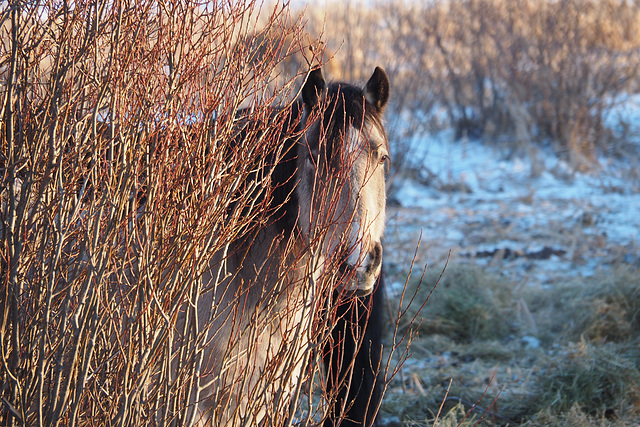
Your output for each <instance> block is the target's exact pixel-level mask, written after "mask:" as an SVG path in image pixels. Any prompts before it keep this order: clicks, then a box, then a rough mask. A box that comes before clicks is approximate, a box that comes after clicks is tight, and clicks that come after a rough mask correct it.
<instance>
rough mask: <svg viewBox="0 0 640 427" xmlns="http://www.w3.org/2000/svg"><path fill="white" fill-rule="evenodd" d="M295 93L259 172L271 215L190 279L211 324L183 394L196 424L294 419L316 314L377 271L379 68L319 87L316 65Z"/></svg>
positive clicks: (383, 151)
mask: <svg viewBox="0 0 640 427" xmlns="http://www.w3.org/2000/svg"><path fill="white" fill-rule="evenodd" d="M301 98H302V99H301V100H297V101H296V102H294V103H293V104H292V105H291V107H290V110H289V111H287V112H286V113H287V114H288V115H289V118H290V120H288V121H287V123H296V124H295V126H294V128H295V129H294V132H291V131H290V129H288V130H287V131H283V133H282V135H281V138H282V141H281V144H282V147H283V149H282V153H284V154H283V155H282V156H280V158H278V159H277V161H276V162H275V164H273V165H270V167H269V168H268V169H269V170H268V171H264V170H263V171H260V173H268V174H270V177H269V178H270V186H271V190H272V191H271V192H270V193H269V194H270V197H271V199H270V200H269V205H270V207H271V208H272V212H273V214H272V215H271V216H270V218H271V220H269V221H265V222H264V224H262V225H261V226H260V227H257V228H256V229H254V230H251V231H250V232H248V234H247V235H245V236H242V237H240V238H238V239H237V241H234V242H233V243H231V244H230V245H229V246H228V247H227V248H225V250H224V251H219V252H217V253H214V254H213V255H212V256H211V259H210V261H209V267H208V269H207V271H206V272H205V273H204V274H203V275H202V276H201V278H200V279H199V280H201V289H202V292H201V294H200V295H199V298H198V300H197V301H196V302H195V306H196V310H197V321H198V324H199V325H201V326H203V325H206V330H207V331H208V332H207V333H206V337H205V339H204V340H203V342H202V345H201V347H200V348H201V353H200V355H199V356H200V357H201V360H202V363H201V365H199V366H200V373H199V380H198V388H197V390H196V391H195V392H194V393H192V397H191V398H190V399H191V401H190V402H189V403H190V404H192V405H193V407H194V408H195V409H194V412H193V417H192V418H193V420H194V423H195V424H196V425H220V426H223V425H233V426H236V425H282V424H285V423H286V422H288V421H289V420H291V419H292V418H293V417H294V413H295V410H296V400H297V397H298V396H299V395H300V393H301V388H302V383H303V381H304V380H305V379H306V377H305V373H306V371H307V370H306V368H307V367H308V366H309V363H310V360H311V355H312V354H313V352H314V351H316V345H315V342H316V340H317V336H315V335H314V330H315V329H317V327H318V324H321V323H322V321H323V320H322V313H323V312H325V311H326V310H327V307H328V305H330V304H333V303H334V302H335V299H334V297H335V295H342V298H343V299H344V298H349V297H351V296H360V297H362V296H366V295H369V294H370V293H371V292H372V291H373V289H374V288H375V286H376V283H377V281H378V278H379V276H380V271H381V266H382V245H381V239H382V235H383V232H384V224H385V203H386V195H385V164H386V163H387V161H388V160H389V143H388V140H387V136H386V133H385V130H384V126H383V123H382V114H383V111H384V107H385V105H386V103H387V101H388V98H389V80H388V78H387V76H386V74H385V72H384V71H383V70H382V69H381V68H379V67H377V68H376V69H375V70H374V72H373V74H372V75H371V77H370V78H369V80H368V81H367V83H366V84H365V85H364V87H357V86H355V85H352V84H349V83H344V82H340V83H332V84H327V83H326V82H325V79H324V77H323V75H322V72H321V70H320V69H319V68H317V69H315V70H313V71H311V72H310V73H309V74H308V75H307V79H306V82H305V83H304V85H303V87H302V89H301ZM279 113H281V112H279ZM298 118H299V120H298ZM285 128H288V126H287V125H285ZM327 289H329V291H327ZM327 293H329V295H328V297H327ZM327 301H331V302H327Z"/></svg>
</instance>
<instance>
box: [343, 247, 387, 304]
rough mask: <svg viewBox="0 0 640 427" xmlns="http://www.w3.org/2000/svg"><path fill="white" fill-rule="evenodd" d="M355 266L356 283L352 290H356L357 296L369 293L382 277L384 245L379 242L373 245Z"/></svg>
mask: <svg viewBox="0 0 640 427" xmlns="http://www.w3.org/2000/svg"><path fill="white" fill-rule="evenodd" d="M351 267H352V268H354V267H355V270H356V272H355V283H353V285H352V290H353V291H355V294H356V295H357V296H367V295H369V294H370V293H371V292H372V291H373V289H374V287H375V285H376V282H377V281H378V277H380V270H381V268H382V245H381V244H380V243H379V242H376V243H374V244H373V245H371V248H370V250H369V251H368V252H367V254H366V256H365V257H364V260H363V261H362V262H361V263H359V265H357V266H351Z"/></svg>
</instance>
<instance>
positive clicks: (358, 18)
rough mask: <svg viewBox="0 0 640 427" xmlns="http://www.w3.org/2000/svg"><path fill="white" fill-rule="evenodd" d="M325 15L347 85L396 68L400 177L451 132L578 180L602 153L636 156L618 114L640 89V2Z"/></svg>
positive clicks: (478, 1) (410, 7)
mask: <svg viewBox="0 0 640 427" xmlns="http://www.w3.org/2000/svg"><path fill="white" fill-rule="evenodd" d="M314 12H315V15H311V16H312V18H311V19H310V22H309V25H308V27H307V28H310V29H311V31H312V33H313V32H314V31H317V32H319V31H321V30H323V31H324V33H325V34H326V35H327V40H328V47H329V48H330V49H332V50H334V51H336V54H335V59H334V60H335V61H338V62H339V63H340V64H341V68H342V69H343V70H344V72H345V75H349V77H355V78H362V77H363V76H360V75H357V74H356V75H352V73H354V72H355V73H357V72H359V70H366V69H369V68H371V67H372V66H373V65H375V64H382V65H383V66H385V67H386V69H387V71H388V73H389V76H390V78H391V81H392V83H393V84H392V87H393V89H394V94H393V96H392V102H393V105H392V107H391V109H392V111H393V113H392V114H391V115H390V126H389V130H390V136H391V137H392V138H393V144H392V147H394V150H395V152H394V166H395V167H396V169H397V170H402V169H403V168H404V167H405V166H406V165H407V164H409V163H411V161H410V159H409V158H406V156H407V153H410V152H411V151H410V150H408V145H410V144H411V142H412V141H411V140H412V138H413V137H414V136H420V135H421V134H423V133H426V132H435V131H438V130H439V129H443V128H449V127H453V128H454V129H455V137H456V139H460V138H465V137H471V138H482V139H483V140H484V141H486V142H489V143H498V144H500V145H501V146H503V147H506V148H507V149H508V151H510V152H515V153H525V154H528V155H530V156H531V157H532V160H534V161H535V153H536V147H538V146H550V147H552V148H553V150H554V151H555V152H556V153H557V154H558V155H560V156H561V158H564V159H566V160H567V161H568V162H570V164H571V165H572V166H573V167H574V169H575V170H590V169H593V168H594V166H596V165H597V157H598V155H599V153H604V154H606V155H612V156H626V155H629V154H631V153H633V154H637V148H632V147H631V146H630V145H629V144H628V142H629V141H628V138H629V137H630V134H629V132H630V129H629V125H630V123H628V118H618V121H617V122H616V120H615V119H613V118H611V117H610V116H609V115H608V112H609V111H610V109H611V108H612V107H614V106H615V105H616V103H618V102H620V101H623V102H624V101H625V100H626V99H627V97H628V96H630V95H632V94H634V93H636V92H637V90H638V78H637V76H638V71H639V67H640V65H639V64H640V35H639V33H638V31H637V28H638V22H640V5H639V4H638V3H637V2H628V1H620V0H605V1H599V0H560V1H550V0H524V1H519V2H510V1H506V0H454V1H448V2H408V3H404V2H398V1H391V0H390V1H380V2H377V3H375V4H370V3H367V4H366V5H361V4H358V3H357V2H356V3H355V4H354V3H353V2H347V3H345V4H343V3H340V5H338V4H334V3H331V2H329V4H328V5H327V7H326V8H325V9H324V10H318V11H315V10H314ZM324 16H326V20H323V17H324ZM354 70H355V71H354ZM631 132H634V131H633V130H631ZM533 166H534V169H532V173H534V174H535V173H537V172H539V170H537V168H539V167H540V165H533Z"/></svg>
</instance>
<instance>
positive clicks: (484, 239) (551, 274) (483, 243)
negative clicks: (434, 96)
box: [381, 132, 640, 426]
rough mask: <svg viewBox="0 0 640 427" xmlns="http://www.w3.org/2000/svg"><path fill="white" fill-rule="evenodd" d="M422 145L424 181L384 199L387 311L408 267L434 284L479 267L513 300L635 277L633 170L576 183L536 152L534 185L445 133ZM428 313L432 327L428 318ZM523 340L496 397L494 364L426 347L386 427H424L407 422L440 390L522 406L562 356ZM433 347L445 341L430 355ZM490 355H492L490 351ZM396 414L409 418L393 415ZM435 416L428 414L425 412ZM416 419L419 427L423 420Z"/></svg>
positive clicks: (620, 168)
mask: <svg viewBox="0 0 640 427" xmlns="http://www.w3.org/2000/svg"><path fill="white" fill-rule="evenodd" d="M417 144H418V145H417V146H416V147H417V148H416V150H415V153H416V155H415V156H414V157H413V158H414V159H415V160H416V161H417V162H419V165H421V166H422V169H421V172H418V173H414V174H413V176H411V177H409V178H406V177H405V178H404V179H403V180H402V181H400V182H398V181H396V182H395V183H394V187H395V188H396V189H395V190H394V191H393V192H392V193H391V194H390V195H389V203H388V206H389V207H388V216H387V229H386V236H385V243H384V245H385V255H384V259H385V265H386V267H387V286H388V294H389V298H390V299H392V300H394V299H396V298H397V297H398V295H399V292H400V290H401V289H402V288H403V286H404V284H405V279H406V277H407V272H408V268H409V266H410V265H411V261H412V259H414V256H415V265H416V269H418V270H421V269H422V268H423V267H424V266H425V265H428V268H429V269H431V270H432V271H436V272H440V271H441V270H442V268H443V267H444V265H445V263H446V262H447V258H448V257H449V254H451V256H450V259H449V267H448V268H451V267H452V266H455V265H459V264H469V263H470V264H475V265H480V266H482V267H483V268H485V269H486V270H487V271H488V272H490V273H492V274H497V275H499V277H503V278H504V279H505V281H506V282H508V283H513V284H514V286H515V287H516V288H518V289H521V290H522V289H531V290H534V291H535V292H544V293H548V290H549V289H554V288H555V287H557V286H560V285H561V284H563V283H566V282H568V281H571V280H578V281H580V282H584V283H585V284H588V283H592V281H591V280H589V279H587V278H589V277H591V276H594V275H597V274H598V273H599V272H602V271H604V272H608V271H609V270H611V269H614V268H615V267H616V266H619V265H620V264H627V265H631V266H635V267H638V266H640V248H639V247H640V233H639V230H640V175H639V174H638V171H637V167H636V165H635V164H634V163H633V162H632V161H630V160H620V159H618V160H611V159H604V158H603V159H601V160H600V163H601V166H602V168H601V170H600V171H598V172H597V173H594V174H593V175H586V174H579V173H572V172H571V171H570V170H569V168H568V167H567V166H566V165H565V164H564V163H563V162H561V161H559V160H558V159H557V158H556V157H554V156H551V155H547V156H545V155H544V154H542V153H540V152H538V154H539V156H540V157H539V160H540V163H539V164H538V166H541V167H538V168H537V170H538V171H539V173H537V174H535V175H533V176H532V173H531V172H532V169H531V162H530V161H529V160H523V159H520V158H517V157H512V158H511V159H507V157H506V156H505V155H504V154H503V153H501V152H500V151H499V150H497V149H496V148H493V147H489V146H487V145H483V144H482V143H481V142H477V141H467V142H464V143H463V142H459V141H458V142H453V141H452V138H451V135H450V134H449V133H447V132H444V133H442V134H440V135H437V136H436V137H433V136H431V137H425V138H423V139H422V140H419V141H417ZM414 166H415V165H414ZM419 240H420V245H419V247H418V249H417V250H416V246H417V244H418V241H419ZM445 274H447V273H446V272H445ZM414 275H415V273H414ZM418 276H419V274H418ZM580 278H585V280H580ZM593 283H595V282H593ZM432 285H433V283H427V286H428V287H430V286H432ZM586 286H589V285H586ZM436 292H438V289H436ZM517 293H519V292H516V290H514V294H517ZM426 311H427V312H426V313H424V315H425V316H426V317H427V318H428V317H429V308H428V307H427V310H426ZM427 321H428V320H427ZM521 335H522V336H519V337H518V339H517V340H513V341H511V342H508V341H507V342H504V343H503V344H504V345H502V344H501V346H503V347H504V348H503V349H502V350H499V351H504V352H505V353H506V354H508V355H507V356H504V360H503V361H502V362H499V363H498V364H497V370H498V375H499V376H501V377H502V378H508V380H507V382H506V383H505V382H503V383H502V385H505V384H507V390H510V391H509V392H507V391H502V389H500V387H501V385H500V384H492V385H491V388H489V386H488V385H486V384H489V383H491V381H489V383H487V380H486V378H488V377H491V375H492V372H493V370H494V369H496V364H495V363H496V362H495V360H493V359H492V358H489V359H487V360H486V361H482V360H481V359H482V357H481V356H478V359H475V357H471V358H469V360H468V361H467V360H464V359H465V358H464V357H463V356H462V355H457V356H456V355H455V354H456V353H457V352H456V351H449V350H451V349H452V348H453V347H454V346H455V345H457V344H456V343H455V342H453V341H450V340H448V338H447V337H444V338H438V337H428V336H427V337H424V336H422V337H421V341H423V342H420V341H419V342H417V343H416V344H415V345H414V347H413V356H412V358H411V359H410V360H408V361H407V363H405V365H404V366H403V369H402V372H401V374H400V378H396V379H395V380H394V383H392V384H391V387H390V388H389V390H388V391H387V394H386V396H385V401H386V402H388V403H387V406H386V407H387V408H392V409H391V410H387V411H384V410H383V411H382V413H381V418H382V423H383V425H388V426H398V425H416V426H418V425H419V426H422V425H431V421H421V422H416V423H413V422H409V424H407V423H406V419H407V417H406V411H411V410H412V409H411V408H412V407H419V406H420V402H422V401H424V399H426V398H428V397H429V396H430V395H432V394H433V390H436V391H435V394H436V395H437V396H442V394H439V393H441V392H443V391H442V390H437V387H438V382H439V381H440V380H441V379H442V378H451V379H453V381H454V383H457V384H461V385H462V387H463V388H465V389H473V388H474V387H475V389H474V390H475V391H476V393H475V395H476V396H480V395H481V393H482V392H483V391H487V395H488V396H497V395H498V394H499V393H500V392H502V393H503V394H502V397H501V399H505V398H506V396H507V394H508V393H511V397H510V398H511V399H512V401H518V400H519V397H518V396H523V397H524V396H526V395H527V392H528V391H529V390H530V389H531V387H532V384H534V383H535V382H531V381H533V380H531V379H532V378H535V377H536V372H537V369H538V366H539V365H540V362H541V361H542V360H543V359H544V357H547V356H549V357H551V356H553V355H556V354H559V353H558V352H560V353H561V351H560V350H558V349H564V348H567V347H564V345H565V343H562V342H558V343H555V344H553V346H552V347H549V348H544V346H541V342H540V340H538V338H537V337H536V336H531V335H530V334H529V333H522V334H521ZM533 335H535V334H533ZM434 339H435V340H442V339H444V340H448V341H446V342H444V343H441V342H436V344H435V346H434V345H433V340H434ZM430 340H431V341H430ZM475 344H477V345H478V346H480V347H482V346H483V345H484V344H483V343H482V342H478V343H475ZM488 345H489V346H491V348H492V350H491V351H494V350H495V347H493V346H494V345H495V344H492V343H488ZM459 348H460V347H458V349H459ZM556 350H558V352H556ZM461 351H464V350H461ZM553 357H555V356H553ZM438 379H440V380H438ZM495 382H498V383H499V381H494V383H495ZM494 385H495V388H493V386H494ZM485 386H486V387H488V388H487V389H486V390H485V389H484V387H485ZM428 387H432V388H431V389H430V390H427V391H426V392H425V391H424V390H423V389H426V388H428ZM433 387H436V388H435V389H434V388H433ZM409 389H411V390H413V391H408V390H409ZM412 393H413V394H414V396H415V400H409V403H408V404H406V403H405V404H399V403H397V402H400V401H402V400H403V399H412V397H411V394H412ZM471 394H473V393H471ZM514 396H515V397H514ZM438 399H443V398H442V397H436V401H441V400H438ZM402 405H405V406H403V408H404V409H402V410H398V409H397V408H396V407H398V408H399V407H400V406H402ZM383 406H384V405H383ZM436 409H437V407H435V408H434V407H433V406H429V407H428V409H427V411H434V410H436ZM467 409H468V408H467ZM418 412H419V413H421V414H422V415H420V416H424V413H425V411H422V412H420V411H418ZM409 418H410V419H411V417H409ZM427 418H428V417H427ZM401 419H402V420H405V421H403V423H400V420H401ZM638 421H640V420H638ZM543 424H544V422H543ZM454 425H455V423H454ZM625 425H628V424H625Z"/></svg>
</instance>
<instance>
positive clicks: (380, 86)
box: [363, 67, 389, 113]
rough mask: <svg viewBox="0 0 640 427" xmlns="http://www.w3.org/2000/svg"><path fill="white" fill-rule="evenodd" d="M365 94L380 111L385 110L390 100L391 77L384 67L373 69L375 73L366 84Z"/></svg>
mask: <svg viewBox="0 0 640 427" xmlns="http://www.w3.org/2000/svg"><path fill="white" fill-rule="evenodd" d="M363 94H364V97H365V99H366V100H367V101H368V102H369V103H371V104H373V105H374V106H375V107H376V109H377V110H378V112H379V113H381V112H382V111H383V110H384V106H385V105H387V101H388V100H389V78H388V77H387V74H386V73H385V72H384V70H383V69H382V68H380V67H376V69H375V70H374V71H373V75H372V76H371V78H370V79H369V81H368V82H367V84H366V85H365V86H364V89H363Z"/></svg>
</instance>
